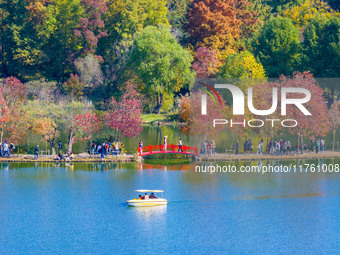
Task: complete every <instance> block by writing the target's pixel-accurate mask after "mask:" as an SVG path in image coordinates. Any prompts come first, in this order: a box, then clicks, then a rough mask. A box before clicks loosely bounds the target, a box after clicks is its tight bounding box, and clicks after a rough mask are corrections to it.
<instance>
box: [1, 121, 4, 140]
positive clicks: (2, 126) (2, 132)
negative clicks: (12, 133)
mask: <svg viewBox="0 0 340 255" xmlns="http://www.w3.org/2000/svg"><path fill="white" fill-rule="evenodd" d="M3 137H4V124H2V125H1V144H2V138H3Z"/></svg>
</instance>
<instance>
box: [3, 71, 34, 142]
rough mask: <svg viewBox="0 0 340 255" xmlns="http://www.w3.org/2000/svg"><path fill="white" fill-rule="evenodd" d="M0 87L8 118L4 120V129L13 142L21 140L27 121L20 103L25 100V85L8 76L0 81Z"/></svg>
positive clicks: (25, 132) (25, 133) (25, 130)
mask: <svg viewBox="0 0 340 255" xmlns="http://www.w3.org/2000/svg"><path fill="white" fill-rule="evenodd" d="M0 88H1V89H2V95H3V97H4V99H5V102H6V104H7V110H8V117H9V120H8V122H6V129H7V130H8V131H9V134H10V138H11V139H12V140H13V141H14V142H19V141H23V139H24V138H25V137H26V135H27V128H26V127H27V125H26V123H27V121H29V120H28V119H27V118H25V112H24V111H23V110H22V105H23V104H24V103H25V101H26V100H27V87H26V85H25V84H24V83H22V82H21V81H20V80H18V79H17V78H15V77H9V78H6V79H3V80H2V81H1V82H0ZM3 125H4V124H3ZM3 125H2V126H3ZM2 131H3V129H2ZM2 136H3V132H2Z"/></svg>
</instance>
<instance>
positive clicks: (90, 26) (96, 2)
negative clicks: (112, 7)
mask: <svg viewBox="0 0 340 255" xmlns="http://www.w3.org/2000/svg"><path fill="white" fill-rule="evenodd" d="M106 3H107V1H106V0H81V4H82V5H83V6H84V9H85V17H84V18H81V19H80V20H79V24H78V27H77V28H76V29H75V30H74V34H75V36H76V37H78V38H82V39H83V41H84V47H83V49H82V54H83V55H86V54H88V53H91V54H93V53H95V51H96V48H97V44H98V40H99V39H100V38H101V37H106V36H107V33H106V31H105V25H104V21H103V20H102V19H101V16H102V14H104V13H105V12H106V11H107V6H106Z"/></svg>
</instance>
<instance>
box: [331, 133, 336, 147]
mask: <svg viewBox="0 0 340 255" xmlns="http://www.w3.org/2000/svg"><path fill="white" fill-rule="evenodd" d="M335 134H336V129H334V130H333V149H332V150H333V152H334V149H335Z"/></svg>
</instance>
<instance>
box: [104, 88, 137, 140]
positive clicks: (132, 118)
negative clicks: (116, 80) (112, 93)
mask: <svg viewBox="0 0 340 255" xmlns="http://www.w3.org/2000/svg"><path fill="white" fill-rule="evenodd" d="M141 114H142V103H141V100H140V95H139V93H138V91H137V89H136V85H135V84H133V83H131V82H127V83H126V86H125V90H124V94H123V95H122V97H121V98H120V100H119V102H117V100H116V99H115V98H112V99H111V102H110V106H109V110H108V112H107V114H106V116H105V119H106V126H108V127H110V128H112V129H114V130H115V131H116V134H115V138H116V139H117V137H118V131H119V132H121V133H122V134H123V135H124V136H127V137H133V136H136V135H138V134H139V133H140V132H142V130H143V128H142V126H141V124H142V118H141Z"/></svg>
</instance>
